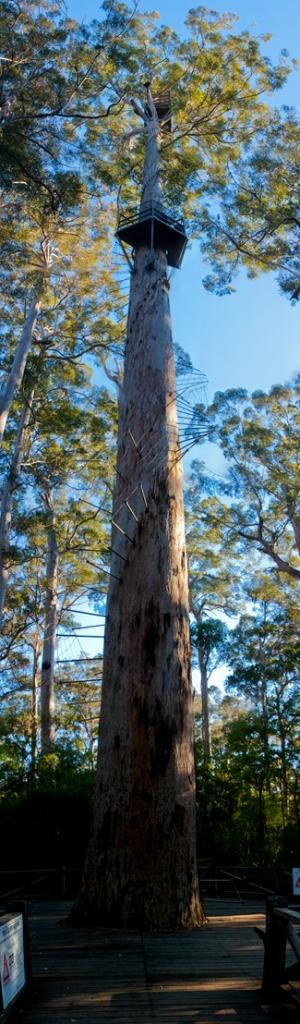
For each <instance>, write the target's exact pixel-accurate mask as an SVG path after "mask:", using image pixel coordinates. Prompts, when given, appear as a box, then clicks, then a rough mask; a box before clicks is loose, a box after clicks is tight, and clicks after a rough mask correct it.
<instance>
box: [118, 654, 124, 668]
mask: <svg viewBox="0 0 300 1024" xmlns="http://www.w3.org/2000/svg"><path fill="white" fill-rule="evenodd" d="M124 661H125V658H124V655H123V654H119V657H118V665H120V668H123V665H124Z"/></svg>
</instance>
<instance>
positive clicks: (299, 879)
mask: <svg viewBox="0 0 300 1024" xmlns="http://www.w3.org/2000/svg"><path fill="white" fill-rule="evenodd" d="M292 871H293V896H300V868H293V869H292Z"/></svg>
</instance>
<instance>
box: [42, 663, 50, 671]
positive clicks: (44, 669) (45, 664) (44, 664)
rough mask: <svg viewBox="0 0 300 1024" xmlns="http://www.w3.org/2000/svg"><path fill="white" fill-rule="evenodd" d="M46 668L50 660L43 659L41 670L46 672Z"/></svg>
mask: <svg viewBox="0 0 300 1024" xmlns="http://www.w3.org/2000/svg"><path fill="white" fill-rule="evenodd" d="M48 668H51V661H43V663H42V670H43V672H44V671H45V672H47V671H48Z"/></svg>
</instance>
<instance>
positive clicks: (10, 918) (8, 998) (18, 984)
mask: <svg viewBox="0 0 300 1024" xmlns="http://www.w3.org/2000/svg"><path fill="white" fill-rule="evenodd" d="M0 970H1V993H2V1002H3V1009H4V1010H6V1007H7V1006H9V1004H10V1003H11V1002H12V999H15V997H16V996H17V995H18V992H20V991H21V989H22V988H24V985H25V981H26V978H25V967H24V939H23V917H22V914H14V915H10V914H9V915H6V916H5V917H4V918H3V919H2V920H1V917H0Z"/></svg>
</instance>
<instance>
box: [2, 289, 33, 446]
mask: <svg viewBox="0 0 300 1024" xmlns="http://www.w3.org/2000/svg"><path fill="white" fill-rule="evenodd" d="M42 290H43V281H42V279H41V281H40V283H39V285H38V286H37V288H36V290H35V293H34V296H33V298H32V300H31V303H30V306H29V311H28V313H27V317H26V320H25V323H24V327H23V330H22V334H21V338H20V341H19V344H18V346H17V349H16V352H15V356H14V360H13V364H12V367H11V370H10V373H9V376H8V380H7V383H6V385H5V387H4V388H3V390H2V393H1V395H0V443H1V441H2V438H3V434H4V431H5V427H6V422H7V418H8V415H9V412H10V408H11V405H12V402H13V400H14V398H15V397H16V395H17V393H18V391H19V390H20V387H21V384H22V380H23V377H24V371H25V367H26V363H27V359H28V355H29V352H30V349H31V346H32V340H33V333H34V328H35V325H36V320H37V316H38V313H39V311H40V308H41V301H40V300H41V294H42Z"/></svg>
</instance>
